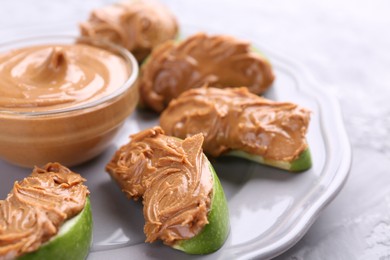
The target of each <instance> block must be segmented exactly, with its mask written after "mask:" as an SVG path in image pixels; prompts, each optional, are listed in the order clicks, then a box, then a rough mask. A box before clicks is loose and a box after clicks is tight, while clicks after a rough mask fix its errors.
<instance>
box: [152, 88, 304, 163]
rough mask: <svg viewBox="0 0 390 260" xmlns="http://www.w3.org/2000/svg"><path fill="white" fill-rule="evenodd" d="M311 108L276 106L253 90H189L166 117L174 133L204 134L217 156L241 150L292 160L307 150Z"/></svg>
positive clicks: (206, 145) (163, 120)
mask: <svg viewBox="0 0 390 260" xmlns="http://www.w3.org/2000/svg"><path fill="white" fill-rule="evenodd" d="M309 119H310V113H309V111H308V110H306V109H304V108H302V107H299V106H298V105H296V104H293V103H287V102H275V101H271V100H267V99H265V98H262V97H259V96H257V95H254V94H252V93H250V92H249V91H248V89H247V88H244V87H242V88H236V89H217V88H199V89H192V90H188V91H186V92H185V93H183V94H182V95H180V96H179V97H178V98H177V99H175V100H173V101H172V102H171V103H170V104H169V106H168V108H167V109H166V110H165V111H164V112H163V113H162V115H161V117H160V125H161V127H162V128H163V129H164V131H165V132H166V133H167V134H168V135H173V136H177V137H179V138H186V137H188V136H192V135H194V134H198V133H202V134H203V136H204V138H205V142H204V144H203V149H204V150H205V152H206V153H208V154H210V155H212V156H219V155H221V154H223V153H225V152H228V151H230V150H240V151H244V152H247V153H249V154H254V155H259V156H262V157H264V158H266V159H272V160H283V161H289V162H290V161H292V160H294V159H296V158H297V157H298V156H299V155H300V154H301V152H303V151H304V150H305V149H306V148H307V143H306V138H305V135H306V132H307V128H308V124H309Z"/></svg>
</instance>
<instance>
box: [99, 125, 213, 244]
mask: <svg viewBox="0 0 390 260" xmlns="http://www.w3.org/2000/svg"><path fill="white" fill-rule="evenodd" d="M202 143H203V137H202V135H195V136H193V137H190V138H187V139H185V140H184V141H183V140H180V139H177V138H175V137H170V136H166V135H164V132H163V130H162V129H161V128H160V127H155V128H151V129H147V130H144V131H142V132H140V133H138V134H135V135H132V136H131V141H130V142H129V143H128V144H126V145H124V146H122V147H121V148H120V149H119V150H118V151H117V152H116V154H115V156H114V158H113V159H112V160H111V162H110V163H109V164H108V165H107V167H106V169H107V171H108V172H109V173H110V175H111V176H112V177H113V178H114V179H115V180H116V182H117V183H118V184H119V186H120V187H121V188H122V191H123V192H124V193H126V195H127V196H128V197H129V198H134V199H138V198H140V197H142V198H143V205H144V216H145V222H146V223H145V227H144V232H145V234H146V241H147V242H153V241H155V240H156V239H161V240H163V242H164V243H165V244H168V245H171V244H173V243H174V242H175V241H177V240H181V239H188V238H191V237H193V236H195V235H196V234H198V233H199V231H200V230H202V228H203V227H204V226H205V225H206V224H207V223H208V220H207V214H208V212H209V210H210V203H211V196H212V188H213V177H212V173H211V171H210V168H209V163H208V161H207V159H206V157H205V156H204V154H203V152H202Z"/></svg>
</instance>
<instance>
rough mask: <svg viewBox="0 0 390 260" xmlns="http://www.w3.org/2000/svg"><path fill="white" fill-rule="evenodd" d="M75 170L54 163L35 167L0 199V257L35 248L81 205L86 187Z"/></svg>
mask: <svg viewBox="0 0 390 260" xmlns="http://www.w3.org/2000/svg"><path fill="white" fill-rule="evenodd" d="M85 181H86V180H85V179H84V178H82V177H81V176H80V175H79V174H77V173H74V172H72V171H70V170H69V169H68V168H66V167H64V166H62V165H60V164H58V163H49V164H47V165H46V166H44V167H43V168H38V167H35V168H34V170H33V172H32V173H31V175H30V176H29V177H27V178H25V179H23V180H22V181H19V182H15V184H14V187H13V189H12V191H11V192H10V193H9V194H8V196H7V198H6V199H5V200H1V201H0V259H14V258H17V257H19V256H21V255H23V254H25V253H28V252H32V251H35V250H37V249H39V247H40V246H41V245H42V244H43V243H45V242H46V241H48V240H49V239H50V238H51V237H53V236H54V235H56V234H57V232H58V230H59V228H60V226H61V225H62V224H63V223H64V222H65V221H66V220H68V219H70V218H72V217H73V216H75V215H77V214H78V213H80V212H81V211H82V209H83V208H84V205H85V202H86V197H87V195H88V194H89V191H88V189H87V187H86V186H85V185H83V182H85Z"/></svg>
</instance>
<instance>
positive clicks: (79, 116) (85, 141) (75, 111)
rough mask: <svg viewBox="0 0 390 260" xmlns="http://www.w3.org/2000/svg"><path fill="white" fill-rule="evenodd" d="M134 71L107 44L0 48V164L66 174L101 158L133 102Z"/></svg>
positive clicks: (43, 40)
mask: <svg viewBox="0 0 390 260" xmlns="http://www.w3.org/2000/svg"><path fill="white" fill-rule="evenodd" d="M137 76H138V65H137V62H136V60H135V58H134V57H133V56H132V54H130V53H129V52H128V51H127V50H125V49H123V48H121V47H118V46H116V45H114V44H111V43H104V42H99V41H96V40H91V39H88V38H75V37H65V36H51V37H37V38H31V39H25V40H20V41H15V42H12V43H7V44H3V45H0V158H1V159H4V160H6V161H9V162H11V163H14V164H17V165H21V166H26V167H31V166H33V165H43V164H45V163H46V162H48V161H58V162H60V163H63V164H65V165H68V166H72V165H76V164H80V163H82V162H85V161H87V160H89V159H91V158H93V157H95V156H96V155H98V154H100V153H101V152H102V151H103V150H104V149H105V148H106V147H107V146H108V145H109V144H110V141H111V140H112V139H113V137H114V136H115V134H116V133H117V131H118V130H119V128H120V126H121V125H122V124H123V122H124V120H125V119H126V118H127V117H128V116H129V115H130V114H131V113H132V111H133V110H134V108H135V106H136V104H137V102H138V90H137V88H136V87H135V86H134V83H135V81H136V79H137Z"/></svg>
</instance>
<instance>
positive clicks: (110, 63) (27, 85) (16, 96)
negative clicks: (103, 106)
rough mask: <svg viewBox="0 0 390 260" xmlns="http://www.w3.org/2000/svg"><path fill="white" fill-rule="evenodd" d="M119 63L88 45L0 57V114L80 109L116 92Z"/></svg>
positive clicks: (121, 76)
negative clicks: (77, 106)
mask: <svg viewBox="0 0 390 260" xmlns="http://www.w3.org/2000/svg"><path fill="white" fill-rule="evenodd" d="M129 75H130V72H129V69H128V68H127V65H126V63H125V61H124V60H123V59H122V58H121V57H119V56H117V55H115V54H114V53H111V52H109V51H106V50H103V49H100V48H96V47H93V46H90V45H84V44H73V45H52V46H51V45H41V46H32V47H24V48H21V49H16V50H13V51H10V52H7V53H3V54H0V109H5V110H7V111H9V110H15V111H43V110H44V111H47V110H52V109H59V108H64V107H70V106H75V105H80V104H83V103H86V102H89V101H92V100H96V99H99V98H101V97H102V96H105V95H108V94H110V93H112V92H113V91H114V90H116V89H118V88H119V87H120V86H121V85H122V84H123V83H125V81H126V80H127V78H128V77H129Z"/></svg>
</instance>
